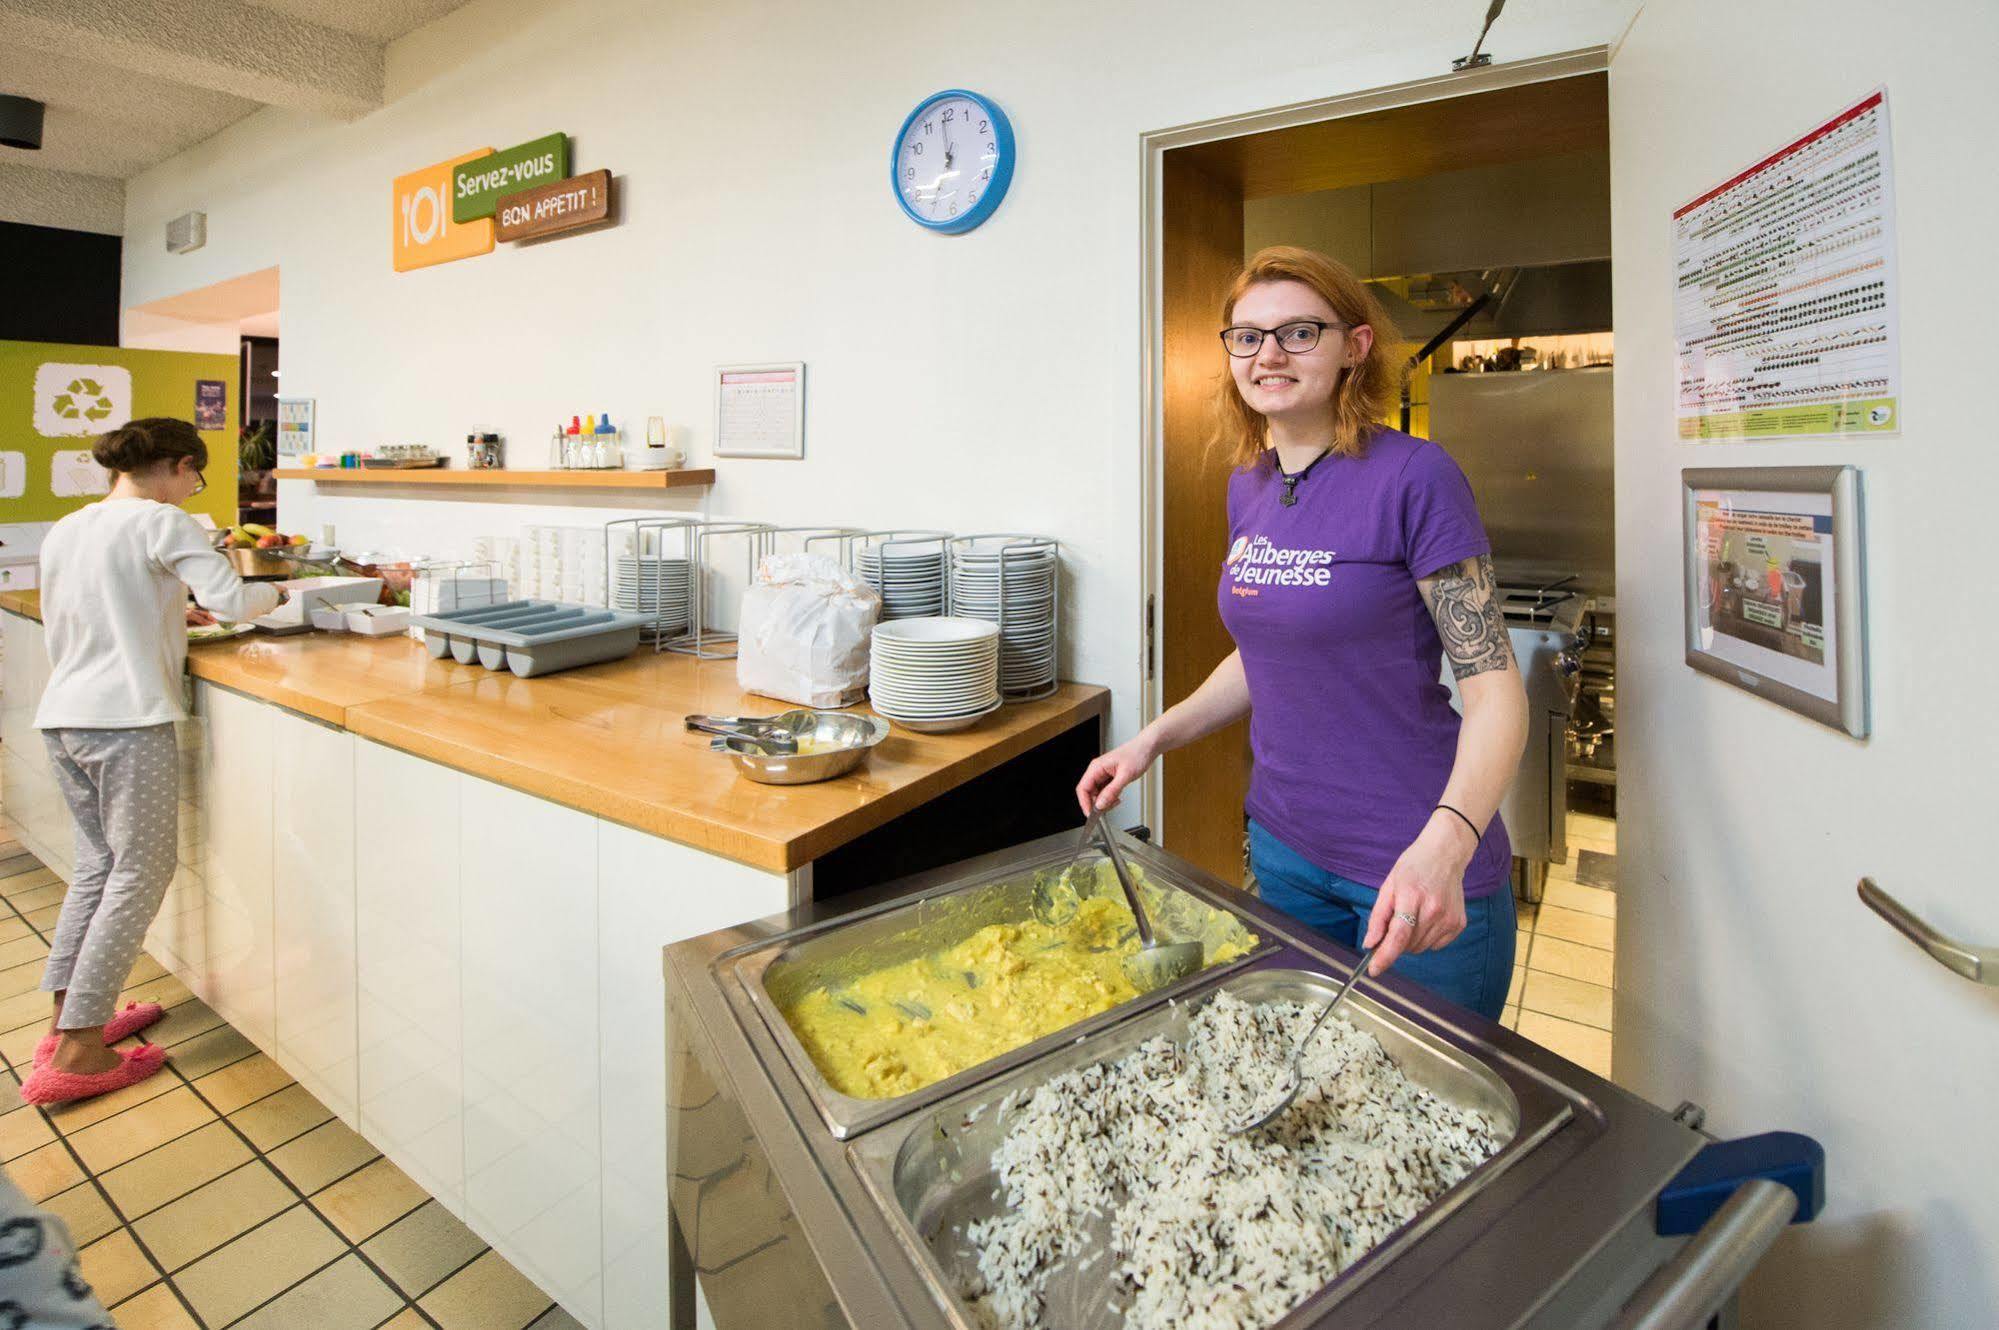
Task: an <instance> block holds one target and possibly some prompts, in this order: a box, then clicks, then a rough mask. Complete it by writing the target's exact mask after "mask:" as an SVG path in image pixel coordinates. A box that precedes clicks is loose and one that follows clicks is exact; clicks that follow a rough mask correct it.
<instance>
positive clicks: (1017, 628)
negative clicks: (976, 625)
mask: <svg viewBox="0 0 1999 1330" xmlns="http://www.w3.org/2000/svg"><path fill="white" fill-rule="evenodd" d="M1060 575H1061V553H1060V550H1059V548H1058V547H1057V546H1056V544H1055V542H1054V541H1052V540H1043V539H1040V538H1038V537H1032V536H968V537H965V538H963V539H961V540H956V541H953V542H952V543H951V613H953V614H955V615H958V616H960V617H962V618H969V619H984V620H986V621H987V622H989V623H996V624H1001V625H1002V626H1001V630H1000V688H1001V690H1002V691H1003V692H1005V693H1006V695H1007V696H1008V697H1021V696H1032V695H1035V694H1037V693H1043V692H1046V691H1048V690H1049V689H1052V688H1053V687H1054V686H1055V579H1056V578H1057V577H1059V576H1060Z"/></svg>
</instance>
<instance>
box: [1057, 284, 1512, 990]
mask: <svg viewBox="0 0 1999 1330" xmlns="http://www.w3.org/2000/svg"><path fill="white" fill-rule="evenodd" d="M1222 322H1223V324H1224V325H1226V326H1224V327H1223V329H1222V330H1221V342H1222V347H1223V349H1224V350H1225V351H1226V352H1227V359H1226V364H1227V366H1228V370H1229V372H1228V373H1226V374H1223V375H1221V376H1220V378H1219V382H1218V385H1217V400H1216V411H1217V417H1218V422H1219V433H1218V444H1219V446H1222V447H1225V448H1226V449H1228V451H1229V453H1230V455H1231V460H1232V461H1233V462H1234V464H1235V468H1236V469H1235V472H1234V474H1233V475H1232V476H1231V477H1230V479H1229V487H1228V514H1229V539H1230V547H1229V552H1228V558H1227V562H1226V564H1225V565H1224V567H1223V569H1222V573H1221V586H1220V601H1221V614H1222V621H1223V623H1224V624H1225V625H1226V626H1227V628H1228V630H1229V634H1230V635H1231V636H1232V637H1233V638H1234V639H1235V643H1236V650H1235V651H1234V652H1232V653H1231V654H1230V655H1229V656H1228V658H1227V659H1226V660H1224V661H1223V662H1222V663H1221V664H1220V665H1218V666H1216V668H1215V670H1214V672H1213V673H1212V674H1211V675H1209V676H1208V678H1207V680H1206V681H1205V682H1204V683H1203V684H1202V685H1201V686H1200V687H1199V688H1198V689H1196V690H1195V691H1194V692H1193V693H1192V694H1190V695H1189V696H1188V697H1187V698H1186V699H1185V700H1183V701H1181V702H1180V703H1179V704H1178V705H1176V706H1174V707H1172V708H1170V709H1168V710H1167V711H1166V712H1165V713H1164V714H1163V715H1161V716H1160V717H1159V718H1158V719H1157V720H1155V721H1153V722H1152V723H1151V724H1150V725H1148V726H1146V727H1145V728H1144V729H1143V730H1142V731H1140V732H1139V734H1138V735H1137V736H1136V737H1135V738H1133V739H1131V740H1130V741H1129V742H1127V743H1125V744H1123V745H1121V746H1120V747H1118V748H1116V749H1113V750H1112V751H1111V752H1109V753H1106V754H1104V755H1103V756H1102V757H1099V758H1098V759H1097V760H1096V761H1095V762H1093V763H1091V764H1090V767H1089V768H1088V770H1087V771H1085V773H1084V775H1083V778H1082V781H1081V782H1080V783H1079V784H1078V786H1077V791H1076V792H1077V797H1078V799H1079V800H1080V801H1081V802H1082V804H1083V808H1084V811H1085V812H1088V811H1089V810H1090V809H1091V808H1092V807H1094V808H1097V809H1107V808H1110V807H1112V806H1113V805H1115V804H1116V803H1117V801H1118V797H1119V795H1120V793H1121V792H1122V791H1123V790H1124V788H1125V786H1127V785H1128V784H1130V783H1131V782H1132V781H1133V780H1135V779H1137V778H1138V777H1139V776H1140V775H1142V774H1143V773H1144V772H1145V771H1146V769H1147V768H1149V767H1150V766H1151V765H1152V764H1153V762H1154V761H1156V760H1157V759H1158V758H1159V756H1160V755H1161V754H1162V753H1168V752H1171V751H1172V750H1174V749H1176V748H1179V747H1182V746H1183V745H1186V744H1189V743H1192V742H1194V741H1195V740H1197V739H1200V738H1202V737H1204V736H1206V735H1209V734H1212V733H1214V732H1215V731H1217V730H1219V729H1222V728H1223V727H1224V726H1227V725H1230V724H1232V723H1234V722H1235V721H1237V720H1239V719H1241V718H1242V717H1243V716H1245V715H1247V716H1248V717H1249V718H1250V745H1251V749H1252V751H1253V754H1254V758H1255V765H1254V770H1253V772H1252V775H1251V779H1250V788H1249V798H1248V807H1247V811H1248V814H1249V818H1250V864H1251V870H1252V872H1253V873H1254V874H1255V877H1256V880H1257V883H1258V885H1259V888H1260V890H1261V892H1262V895H1263V899H1264V900H1265V901H1266V902H1268V903H1269V904H1271V905H1274V906H1276V907H1277V908H1278V909H1281V910H1283V911H1285V912H1286V913H1288V914H1291V915H1293V916H1294V917H1296V918H1298V919H1300V920H1301V921H1303V922H1305V923H1307V924H1310V925H1312V926H1313V927H1315V928H1318V929H1320V930H1321V931H1322V932H1325V933H1327V934H1329V935H1330V936H1331V937H1332V938H1333V939H1334V940H1336V941H1338V942H1341V943H1343V944H1344V945H1346V946H1349V947H1352V946H1356V945H1360V946H1365V947H1374V946H1377V945H1378V946H1379V950H1378V951H1376V952H1375V954H1374V959H1373V961H1372V962H1371V964H1370V967H1369V968H1370V972H1371V973H1373V974H1377V975H1378V974H1380V973H1382V972H1383V971H1385V970H1387V969H1388V967H1389V966H1391V965H1395V964H1397V962H1398V961H1399V962H1400V970H1399V971H1398V972H1399V973H1400V974H1402V975H1404V976H1405V977H1407V978H1409V979H1412V980H1414V981H1415V982H1417V983H1419V984H1422V985H1424V986H1425V987H1427V988H1429V989H1431V990H1432V991H1434V992H1436V993H1438V994H1440V995H1442V996H1444V997H1446V998H1449V999H1451V1000H1453V1001H1456V1002H1459V1003H1462V1004H1463V1005H1465V1006H1467V1007H1471V1008H1473V1009H1474V1010H1476V1011H1479V1012H1481V1013H1483V1014H1484V1015H1486V1016H1488V1017H1490V1018H1493V1019H1497V1018H1498V1017H1499V1015H1500V1012H1501V1009H1502V1007H1503V1006H1504V1004H1505V1001H1506V991H1507V988H1508V985H1509V982H1510V981H1511V978H1512V973H1513V955H1514V927H1515V918H1514V909H1513V894H1512V891H1511V890H1510V879H1511V870H1512V847H1511V845H1510V843H1509V842H1508V840H1507V836H1506V828H1505V827H1504V826H1503V825H1502V824H1501V822H1500V820H1499V818H1498V816H1497V810H1498V808H1499V803H1500V799H1501V797H1502V796H1503V795H1504V794H1505V792H1506V787H1507V784H1508V782H1509V781H1510V780H1511V779H1512V775H1513V771H1514V768H1515V765H1516V764H1517V763H1518V761H1519V759H1520V753H1521V749H1522V747H1523V746H1524V745H1525V743H1526V735H1527V698H1526V692H1525V689H1524V688H1523V686H1522V684H1521V679H1520V671H1519V668H1518V666H1517V665H1516V664H1515V663H1514V659H1513V650H1512V646H1511V643H1510V641H1509V640H1508V637H1507V632H1506V623H1505V620H1504V618H1503V617H1502V615H1501V613H1500V609H1499V604H1498V600H1497V596H1496V592H1495V588H1494V580H1493V571H1492V559H1491V552H1492V547H1491V545H1490V543H1489V542H1488V541H1487V539H1486V536H1485V531H1484V527H1483V525H1482V523H1481V522H1480V520H1479V515H1478V509H1477V506H1476V504H1475V503H1474V501H1473V498H1472V492H1471V486H1470V484H1469V483H1468V482H1467V481H1466V480H1465V477H1464V473H1463V472H1462V471H1460V470H1459V469H1458V466H1457V464H1456V463H1455V462H1453V461H1452V460H1451V457H1450V455H1449V454H1448V453H1446V452H1445V451H1444V450H1443V449H1442V448H1440V447H1438V446H1437V445H1436V444H1434V443H1431V442H1429V441H1427V440H1423V439H1417V438H1412V437H1411V436H1409V435H1407V434H1403V433H1401V432H1399V431H1397V430H1393V429H1390V428H1388V427H1387V426H1385V425H1382V424H1379V423H1377V422H1378V421H1380V420H1381V419H1382V418H1383V417H1384V416H1385V415H1386V414H1387V413H1388V412H1389V411H1390V410H1391V409H1393V408H1394V407H1395V406H1396V404H1397V402H1398V398H1399V388H1400V384H1401V376H1402V372H1403V361H1402V357H1403V355H1404V353H1403V351H1402V350H1401V348H1400V344H1399V342H1398V339H1397V336H1396V332H1395V329H1394V327H1393V326H1392V325H1391V324H1390V323H1389V321H1388V319H1387V317H1386V315H1385V314H1384V312H1383V310H1382V308H1381V306H1380V304H1379V302H1377V301H1376V299H1375V298H1374V296H1373V295H1372V294H1370V293H1369V291H1368V289H1367V287H1366V286H1365V285H1364V284H1363V283H1362V282H1361V281H1360V280H1359V279H1358V278H1357V277H1355V276H1354V274H1353V273H1352V272H1350V271H1348V270H1347V269H1346V268H1345V267H1343V266H1341V265H1340V264H1338V263H1336V262H1334V261H1333V260H1332V259H1329V258H1327V257H1326V256H1325V255H1323V254H1318V253H1315V252H1313V251H1310V250H1305V249H1297V248H1291V247H1277V248H1271V249H1265V250H1263V251H1261V252H1260V253H1258V254H1257V255H1255V256H1254V257H1253V258H1252V259H1251V260H1250V262H1249V264H1248V266H1247V267H1245V268H1244V269H1243V271H1242V272H1241V273H1240V274H1239V275H1238V276H1237V277H1236V279H1235V282H1234V284H1233V285H1232V286H1231V288H1230V290H1229V292H1228V296H1227V298H1226V300H1225V301H1224V302H1223V305H1222ZM1445 660H1448V661H1449V662H1450V668H1451V672H1452V674H1453V675H1454V676H1455V678H1456V680H1457V684H1458V691H1459V695H1460V696H1461V698H1462V699H1463V705H1464V715H1463V718H1462V720H1461V719H1460V717H1459V716H1458V714H1457V712H1456V711H1454V710H1453V709H1452V706H1451V702H1450V693H1449V690H1448V689H1447V688H1446V686H1445V685H1444V684H1443V682H1442V677H1443V669H1442V667H1443V662H1444V661H1445Z"/></svg>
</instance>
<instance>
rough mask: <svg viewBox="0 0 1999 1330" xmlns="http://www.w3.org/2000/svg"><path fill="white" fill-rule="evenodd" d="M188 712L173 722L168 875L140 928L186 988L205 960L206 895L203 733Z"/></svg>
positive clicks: (150, 948) (198, 721)
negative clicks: (174, 806)
mask: <svg viewBox="0 0 1999 1330" xmlns="http://www.w3.org/2000/svg"><path fill="white" fill-rule="evenodd" d="M205 728H206V727H205V726H203V724H202V722H201V719H200V718H199V717H198V716H190V717H189V718H188V719H187V720H184V721H182V722H180V724H178V725H176V726H175V727H174V742H175V748H176V750H177V755H178V759H179V762H178V780H179V782H180V798H179V808H178V818H179V826H178V828H177V837H176V840H177V844H176V856H177V859H178V862H177V863H176V864H175V865H174V876H173V881H172V882H170V883H169V884H168V885H167V894H166V896H165V898H164V899H162V900H161V902H160V912H159V913H158V914H157V915H155V916H154V917H153V926H152V928H151V929H149V930H148V931H147V933H146V950H147V951H148V952H149V953H151V955H152V956H153V957H154V958H155V959H156V960H158V961H159V962H160V964H162V965H164V966H166V967H167V969H169V970H171V971H173V972H174V974H176V975H178V976H180V978H181V981H182V982H183V983H186V984H188V985H189V987H190V988H192V987H193V986H194V984H195V982H196V979H197V978H198V976H200V975H201V974H202V973H203V971H204V970H205V969H206V967H207V964H208V936H207V933H208V924H207V919H208V901H207V887H206V885H205V882H206V879H205V878H204V876H203V873H202V864H203V859H204V858H205V856H206V852H207V841H206V839H205V837H204V834H203V826H202V815H201V805H202V794H201V766H202V745H203V742H204V740H203V735H204V733H205Z"/></svg>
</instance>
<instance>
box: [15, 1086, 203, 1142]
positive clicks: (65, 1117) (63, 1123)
mask: <svg viewBox="0 0 1999 1330" xmlns="http://www.w3.org/2000/svg"><path fill="white" fill-rule="evenodd" d="M179 1088H180V1078H179V1077H177V1076H175V1075H174V1074H173V1073H172V1072H170V1071H163V1072H160V1073H158V1074H157V1075H153V1076H148V1077H147V1078H146V1079H145V1080H143V1081H140V1082H139V1083H138V1084H137V1085H128V1086H126V1087H125V1088H124V1089H122V1090H113V1091H112V1092H111V1093H110V1094H101V1095H97V1096H95V1097H94V1098H90V1099H78V1100H75V1101H74V1102H72V1103H67V1104H54V1105H51V1106H50V1107H49V1109H48V1110H47V1111H48V1115H49V1121H50V1122H53V1123H55V1124H56V1130H57V1131H60V1132H61V1133H62V1134H63V1135H65V1136H74V1135H76V1134H77V1133H78V1132H80V1131H82V1130H83V1129H84V1128H85V1127H89V1126H94V1125H95V1124H97V1123H99V1122H103V1121H105V1120H106V1119H107V1118H115V1117H117V1116H118V1115H119V1114H120V1113H123V1112H124V1111H125V1110H126V1109H128V1108H135V1107H137V1106H138V1105H140V1104H143V1103H147V1102H148V1101H150V1100H154V1099H158V1098H159V1097H160V1096H161V1095H163V1094H170V1093H172V1092H173V1091H175V1090H178V1089H179Z"/></svg>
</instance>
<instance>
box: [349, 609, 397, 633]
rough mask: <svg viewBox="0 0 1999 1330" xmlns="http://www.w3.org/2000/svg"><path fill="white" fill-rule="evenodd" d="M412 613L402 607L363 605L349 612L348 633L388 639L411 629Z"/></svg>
mask: <svg viewBox="0 0 1999 1330" xmlns="http://www.w3.org/2000/svg"><path fill="white" fill-rule="evenodd" d="M409 622H410V612H409V610H408V609H406V608H405V607H403V606H401V605H363V606H361V607H360V608H358V609H350V610H348V611H347V631H348V632H350V633H359V634H361V635H362V636H363V637H387V636H388V635H389V634H390V633H400V632H401V631H403V630H404V629H405V628H407V627H409Z"/></svg>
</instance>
